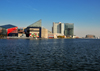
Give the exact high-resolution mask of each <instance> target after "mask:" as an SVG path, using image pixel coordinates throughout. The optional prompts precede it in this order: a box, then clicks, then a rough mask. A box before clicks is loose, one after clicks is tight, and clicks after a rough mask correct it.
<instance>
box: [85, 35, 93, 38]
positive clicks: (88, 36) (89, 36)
mask: <svg viewBox="0 0 100 71" xmlns="http://www.w3.org/2000/svg"><path fill="white" fill-rule="evenodd" d="M86 38H95V35H86Z"/></svg>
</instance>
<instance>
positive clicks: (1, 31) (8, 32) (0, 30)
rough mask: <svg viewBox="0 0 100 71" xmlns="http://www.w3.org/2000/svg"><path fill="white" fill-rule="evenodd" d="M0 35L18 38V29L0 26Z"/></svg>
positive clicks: (11, 26)
mask: <svg viewBox="0 0 100 71" xmlns="http://www.w3.org/2000/svg"><path fill="white" fill-rule="evenodd" d="M0 35H5V36H18V27H17V26H14V25H11V24H8V25H2V26H0Z"/></svg>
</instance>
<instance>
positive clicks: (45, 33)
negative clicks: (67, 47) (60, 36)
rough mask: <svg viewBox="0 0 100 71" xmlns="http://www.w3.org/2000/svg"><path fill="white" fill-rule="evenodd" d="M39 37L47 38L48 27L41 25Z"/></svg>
mask: <svg viewBox="0 0 100 71" xmlns="http://www.w3.org/2000/svg"><path fill="white" fill-rule="evenodd" d="M41 38H48V29H46V28H44V27H42V29H41Z"/></svg>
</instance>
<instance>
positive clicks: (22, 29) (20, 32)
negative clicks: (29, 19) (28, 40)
mask: <svg viewBox="0 0 100 71" xmlns="http://www.w3.org/2000/svg"><path fill="white" fill-rule="evenodd" d="M24 29H26V28H18V37H26V34H25V31H24Z"/></svg>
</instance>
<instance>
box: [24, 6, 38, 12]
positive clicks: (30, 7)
mask: <svg viewBox="0 0 100 71" xmlns="http://www.w3.org/2000/svg"><path fill="white" fill-rule="evenodd" d="M23 6H24V7H26V8H29V9H31V10H34V11H38V10H37V9H35V8H33V7H32V6H31V5H23Z"/></svg>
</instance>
